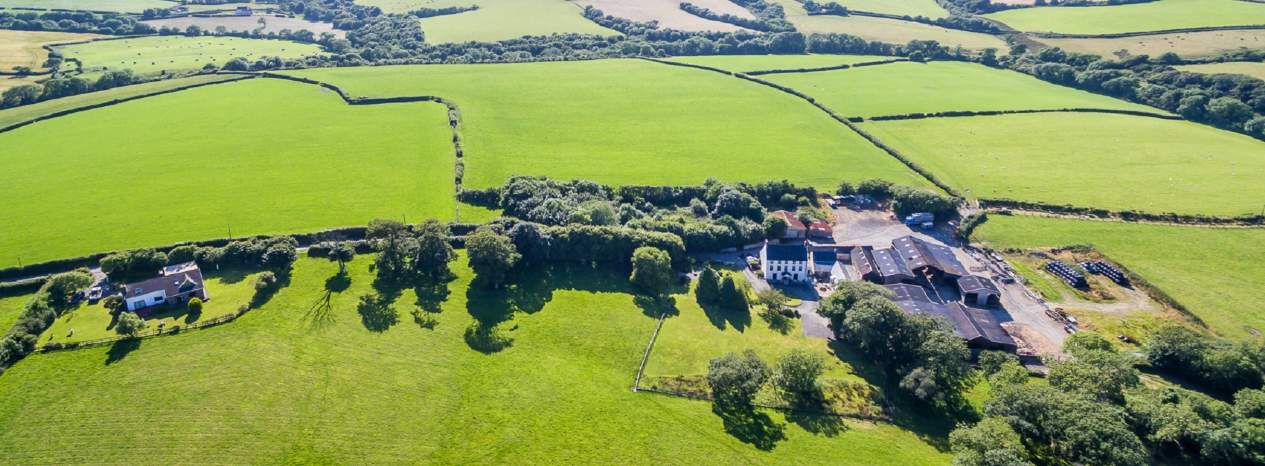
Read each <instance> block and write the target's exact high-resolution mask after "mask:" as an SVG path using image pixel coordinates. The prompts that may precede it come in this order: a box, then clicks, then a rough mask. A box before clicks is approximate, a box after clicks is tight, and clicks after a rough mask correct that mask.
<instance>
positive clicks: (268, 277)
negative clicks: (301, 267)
mask: <svg viewBox="0 0 1265 466" xmlns="http://www.w3.org/2000/svg"><path fill="white" fill-rule="evenodd" d="M276 286H277V274H275V273H272V272H261V273H260V274H259V275H258V276H256V277H255V292H256V293H262V292H267V291H272V290H273V289H274V288H275V287H276Z"/></svg>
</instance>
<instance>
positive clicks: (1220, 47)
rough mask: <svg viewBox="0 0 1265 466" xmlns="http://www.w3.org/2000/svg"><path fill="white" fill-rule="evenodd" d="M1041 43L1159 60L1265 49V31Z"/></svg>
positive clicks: (1070, 49) (1090, 52) (1062, 40)
mask: <svg viewBox="0 0 1265 466" xmlns="http://www.w3.org/2000/svg"><path fill="white" fill-rule="evenodd" d="M1039 40H1040V41H1041V42H1043V43H1045V44H1047V45H1050V46H1052V47H1059V48H1062V49H1064V50H1067V51H1069V52H1077V53H1088V54H1093V55H1100V56H1104V57H1111V58H1116V57H1129V56H1135V55H1149V56H1152V57H1158V56H1160V55H1163V54H1165V53H1168V52H1172V53H1175V54H1177V55H1180V56H1182V57H1201V56H1206V55H1215V54H1218V53H1222V52H1228V51H1233V50H1242V49H1261V48H1265V30H1263V29H1233V30H1225V31H1201V32H1182V33H1175V34H1155V35H1146V36H1137V37H1120V38H1092V39H1050V38H1041V39H1039Z"/></svg>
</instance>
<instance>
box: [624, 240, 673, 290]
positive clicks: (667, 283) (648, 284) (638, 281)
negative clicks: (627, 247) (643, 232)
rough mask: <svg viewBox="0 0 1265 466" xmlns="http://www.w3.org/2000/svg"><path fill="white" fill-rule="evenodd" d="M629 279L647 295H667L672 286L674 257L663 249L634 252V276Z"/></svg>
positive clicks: (642, 249)
mask: <svg viewBox="0 0 1265 466" xmlns="http://www.w3.org/2000/svg"><path fill="white" fill-rule="evenodd" d="M628 279H629V281H631V282H632V284H633V285H635V286H636V287H638V288H640V289H641V290H642V291H645V292H646V293H650V294H651V295H660V294H665V293H667V292H668V288H669V287H671V286H672V257H671V256H669V255H668V253H667V252H664V251H663V250H662V249H657V248H652V247H649V246H643V247H640V248H637V250H635V251H633V255H632V275H630V276H629V277H628Z"/></svg>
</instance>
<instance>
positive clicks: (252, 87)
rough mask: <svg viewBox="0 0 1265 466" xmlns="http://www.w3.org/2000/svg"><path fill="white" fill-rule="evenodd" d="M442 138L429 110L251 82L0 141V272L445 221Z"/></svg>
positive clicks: (448, 164) (449, 156) (447, 181)
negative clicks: (203, 242)
mask: <svg viewBox="0 0 1265 466" xmlns="http://www.w3.org/2000/svg"><path fill="white" fill-rule="evenodd" d="M130 128H146V130H145V131H134V130H131V129H130ZM405 129H407V130H405ZM450 139H451V136H450V132H449V129H448V124H447V117H446V112H445V111H444V107H443V106H442V105H439V104H434V103H410V104H391V105H376V106H349V105H347V104H345V103H343V101H342V100H341V99H339V98H338V97H337V96H336V95H335V94H333V93H331V92H329V91H326V90H322V89H319V88H317V87H315V86H310V85H304V84H298V83H291V82H285V81H278V80H262V79H257V80H250V81H243V82H236V83H228V84H220V85H215V86H208V87H202V88H198V89H192V90H188V91H183V92H178V93H175V94H168V95H164V96H160V97H154V98H148V99H142V100H137V101H132V102H127V103H124V104H120V105H117V106H112V107H107V108H101V109H96V110H92V111H88V112H82V113H76V114H73V115H69V116H65V117H62V118H58V119H55V120H49V121H45V122H41V123H37V124H34V125H31V126H27V127H23V128H19V129H17V130H14V131H11V132H7V133H0V145H3V146H4V147H6V148H8V149H11V150H6V151H5V153H4V154H3V155H2V156H0V158H2V159H3V163H4V165H5V167H7V168H9V169H8V170H4V171H3V174H0V180H2V181H0V186H3V188H0V189H3V197H4V198H5V199H9V200H10V202H6V203H4V205H3V206H0V212H2V214H3V217H4V218H8V219H14V220H15V221H12V222H5V223H4V225H2V226H0V257H3V259H0V263H2V264H4V265H5V266H11V265H17V263H18V262H19V261H21V262H23V263H31V262H35V261H42V260H49V259H55V258H61V257H71V256H76V255H80V254H87V253H92V252H98V251H109V250H116V249H122V248H129V247H142V246H156V245H162V244H168V243H174V242H179V241H187V240H197V239H210V238H219V237H226V236H242V235H250V234H259V233H283V232H297V231H313V230H319V229H322V228H328V227H337V226H347V225H361V224H364V223H365V222H367V221H368V220H370V219H372V218H375V217H393V218H401V217H405V218H412V219H421V218H428V217H433V218H443V219H452V218H453V215H454V214H453V213H454V210H455V200H454V199H453V192H454V189H455V188H454V185H453V181H452V173H453V163H454V159H453V148H452V144H451V142H450ZM54 160H55V161H57V163H49V161H54ZM49 212H57V215H48V213H49ZM230 230H231V232H230Z"/></svg>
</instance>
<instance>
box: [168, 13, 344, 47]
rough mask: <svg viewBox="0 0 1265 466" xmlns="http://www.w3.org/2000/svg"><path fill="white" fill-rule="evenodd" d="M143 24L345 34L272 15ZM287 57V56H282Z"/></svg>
mask: <svg viewBox="0 0 1265 466" xmlns="http://www.w3.org/2000/svg"><path fill="white" fill-rule="evenodd" d="M144 23H145V24H148V25H150V26H153V27H155V28H160V29H161V28H164V27H169V28H176V29H179V30H181V31H183V30H185V29H188V28H189V26H197V27H200V28H202V29H206V30H210V31H214V30H215V28H217V27H220V26H223V27H224V28H225V29H227V30H229V31H237V32H251V31H255V30H259V31H260V32H263V33H264V34H267V33H270V32H281V31H283V30H286V29H289V30H291V31H312V33H313V34H316V35H317V36H319V35H321V34H322V33H326V32H328V33H330V34H333V35H335V36H338V37H343V36H344V35H346V32H344V31H341V30H338V29H334V25H333V23H321V22H317V21H308V20H305V19H303V18H287V17H283V16H272V15H255V16H185V17H181V18H163V19H153V20H149V21H144ZM282 56H289V55H282Z"/></svg>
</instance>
